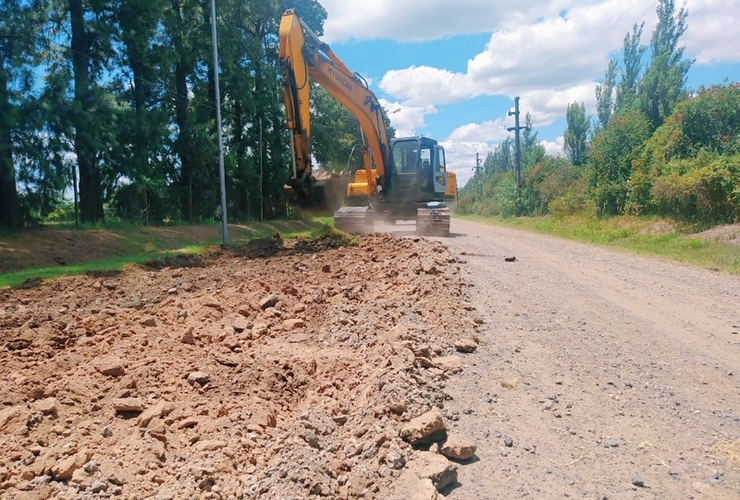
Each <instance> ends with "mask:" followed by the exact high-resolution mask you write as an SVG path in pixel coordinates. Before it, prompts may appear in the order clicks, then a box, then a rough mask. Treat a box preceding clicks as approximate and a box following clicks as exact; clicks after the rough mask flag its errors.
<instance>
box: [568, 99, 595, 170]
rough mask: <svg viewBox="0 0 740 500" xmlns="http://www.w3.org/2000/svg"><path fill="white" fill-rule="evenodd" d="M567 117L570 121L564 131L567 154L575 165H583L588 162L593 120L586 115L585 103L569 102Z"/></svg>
mask: <svg viewBox="0 0 740 500" xmlns="http://www.w3.org/2000/svg"><path fill="white" fill-rule="evenodd" d="M565 119H566V121H567V123H568V125H567V128H566V129H565V133H563V140H564V142H565V144H564V146H563V147H564V150H565V154H566V156H567V157H568V158H569V159H570V161H571V163H573V165H576V166H580V165H583V164H584V163H586V152H587V149H588V137H589V133H590V131H591V121H590V120H589V119H588V117H587V116H586V106H585V104H583V103H581V104H578V103H576V102H574V103H571V104H569V105H568V111H567V112H566V115H565Z"/></svg>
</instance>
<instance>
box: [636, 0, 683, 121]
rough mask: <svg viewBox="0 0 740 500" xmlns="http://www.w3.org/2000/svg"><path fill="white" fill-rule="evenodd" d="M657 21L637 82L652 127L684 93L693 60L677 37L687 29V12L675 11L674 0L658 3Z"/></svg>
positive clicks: (641, 100)
mask: <svg viewBox="0 0 740 500" xmlns="http://www.w3.org/2000/svg"><path fill="white" fill-rule="evenodd" d="M657 13H658V24H657V26H656V27H655V31H653V35H652V38H651V41H650V49H651V60H650V64H649V65H648V68H647V70H646V71H645V74H644V75H643V77H642V80H641V81H640V83H639V85H638V96H637V100H638V102H639V106H640V109H641V110H642V112H643V113H644V114H645V116H647V117H648V119H649V120H650V122H651V124H652V127H653V129H655V128H657V127H659V126H660V125H661V124H662V123H663V121H664V120H665V119H666V118H667V117H668V116H669V115H670V114H671V112H672V110H673V106H674V105H675V104H676V103H677V102H678V101H679V99H680V98H681V97H682V96H683V94H684V84H685V83H686V75H687V73H688V71H689V69H690V68H691V65H692V64H693V62H694V61H693V60H685V59H683V52H684V48H683V47H679V46H678V40H679V39H680V38H681V36H682V35H683V34H684V33H685V32H686V28H687V25H686V18H687V17H688V11H687V10H685V9H684V8H681V10H679V11H678V12H677V13H676V6H675V2H674V0H660V1H659V2H658V8H657Z"/></svg>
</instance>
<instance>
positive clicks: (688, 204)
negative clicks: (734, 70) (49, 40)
mask: <svg viewBox="0 0 740 500" xmlns="http://www.w3.org/2000/svg"><path fill="white" fill-rule="evenodd" d="M738 105H740V86H739V85H738V84H726V85H721V86H713V87H711V88H709V89H706V90H705V89H702V90H701V91H700V92H699V93H698V94H697V95H696V97H694V98H690V99H686V100H684V101H682V102H681V103H679V104H678V105H677V106H676V107H675V110H674V112H673V114H672V115H671V116H670V117H668V119H666V121H665V122H664V123H663V125H661V126H660V127H659V128H658V129H657V130H656V131H655V133H654V134H653V135H652V137H651V138H650V140H648V141H647V143H646V145H645V149H644V151H643V152H642V154H641V155H640V157H639V158H637V159H636V160H635V162H634V173H633V175H632V178H631V179H630V182H629V197H628V201H627V203H628V210H629V211H630V212H631V213H648V212H651V211H652V212H655V213H660V214H666V215H670V214H673V215H675V216H677V217H682V218H689V219H696V220H704V221H730V220H734V219H736V218H737V210H738V202H737V197H736V195H735V194H733V193H735V192H736V190H737V186H738V184H739V183H738V178H737V155H738V153H740V111H738Z"/></svg>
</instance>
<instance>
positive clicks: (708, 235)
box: [694, 224, 740, 245]
mask: <svg viewBox="0 0 740 500" xmlns="http://www.w3.org/2000/svg"><path fill="white" fill-rule="evenodd" d="M694 236H696V237H697V238H703V239H708V240H716V241H721V242H723V243H730V244H732V245H740V224H725V225H722V226H714V227H712V228H710V229H707V230H706V231H702V232H700V233H697V234H695V235H694Z"/></svg>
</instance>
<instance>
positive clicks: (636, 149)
mask: <svg viewBox="0 0 740 500" xmlns="http://www.w3.org/2000/svg"><path fill="white" fill-rule="evenodd" d="M648 137H650V124H649V122H648V121H647V119H646V118H645V117H644V116H643V115H642V114H641V113H640V112H639V111H637V110H627V111H625V112H623V113H621V114H619V115H617V116H616V117H615V118H614V119H612V121H611V122H610V123H609V125H607V127H606V128H605V129H604V130H603V132H602V133H601V134H600V135H599V136H597V137H596V138H595V139H594V140H593V141H591V148H590V149H589V152H588V160H589V166H590V169H591V178H590V186H591V188H592V190H593V194H594V201H595V203H596V206H597V207H598V210H599V212H600V213H602V214H605V215H616V214H619V213H624V209H625V202H626V198H627V182H628V180H629V178H630V175H631V171H632V161H633V160H634V159H635V158H637V157H638V156H639V154H640V153H641V152H642V149H643V147H644V143H645V141H646V140H647V139H648Z"/></svg>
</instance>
